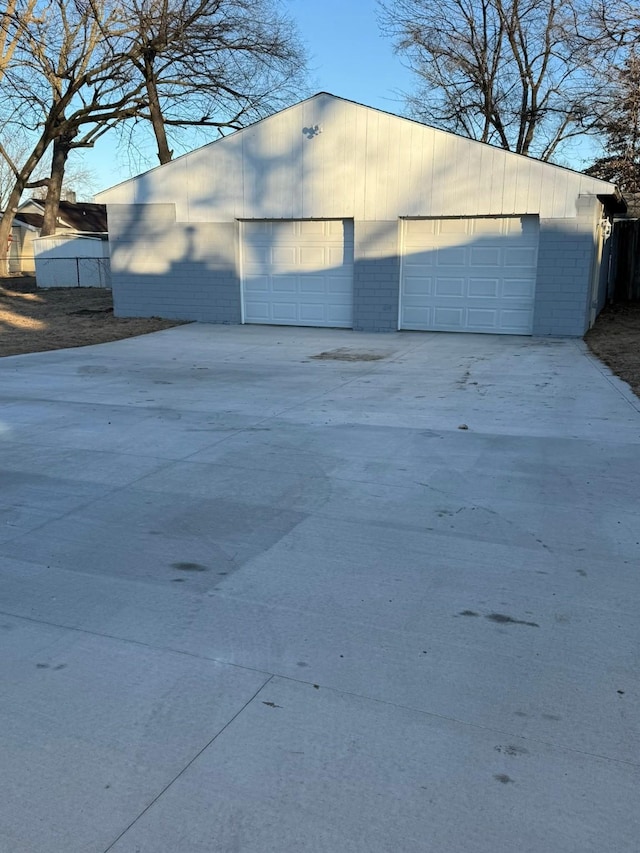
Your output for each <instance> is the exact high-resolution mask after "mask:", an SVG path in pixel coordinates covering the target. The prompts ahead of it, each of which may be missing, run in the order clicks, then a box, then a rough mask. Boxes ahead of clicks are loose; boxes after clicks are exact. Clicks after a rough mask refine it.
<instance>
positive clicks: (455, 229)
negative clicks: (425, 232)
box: [436, 219, 469, 236]
mask: <svg viewBox="0 0 640 853" xmlns="http://www.w3.org/2000/svg"><path fill="white" fill-rule="evenodd" d="M468 227H469V223H468V220H466V219H441V220H440V221H439V225H438V227H437V230H436V233H439V234H455V235H456V236H461V235H465V234H467V232H468Z"/></svg>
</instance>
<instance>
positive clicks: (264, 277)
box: [241, 219, 353, 328]
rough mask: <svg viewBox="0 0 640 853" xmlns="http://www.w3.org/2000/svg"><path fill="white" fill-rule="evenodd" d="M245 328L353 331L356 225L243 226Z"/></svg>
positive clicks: (307, 222)
mask: <svg viewBox="0 0 640 853" xmlns="http://www.w3.org/2000/svg"><path fill="white" fill-rule="evenodd" d="M241 244H242V288H243V305H244V322H245V323H274V324H277V325H289V326H341V327H344V328H351V327H352V326H353V223H352V222H350V221H349V220H346V221H342V220H337V219H332V220H304V221H288V220H287V221H268V222H265V221H262V222H243V223H242V236H241Z"/></svg>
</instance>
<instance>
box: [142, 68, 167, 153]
mask: <svg viewBox="0 0 640 853" xmlns="http://www.w3.org/2000/svg"><path fill="white" fill-rule="evenodd" d="M144 79H145V83H146V88H147V97H148V99H149V115H150V116H151V126H152V127H153V132H154V134H155V137H156V144H157V146H158V160H159V161H160V164H161V165H162V164H164V163H169V162H170V161H171V158H172V157H173V151H171V150H170V149H169V143H168V141H167V132H166V129H165V126H164V118H163V116H162V107H161V106H160V98H159V97H158V88H157V86H156V78H155V71H154V68H153V58H152V57H149V56H145V58H144Z"/></svg>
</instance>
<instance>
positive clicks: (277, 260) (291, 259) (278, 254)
mask: <svg viewBox="0 0 640 853" xmlns="http://www.w3.org/2000/svg"><path fill="white" fill-rule="evenodd" d="M263 257H264V260H263V263H264V264H270V265H273V264H275V265H277V266H278V268H279V269H281V270H282V271H283V272H288V271H292V270H294V269H295V268H296V266H297V264H298V259H297V257H296V250H295V249H293V248H289V247H287V246H274V247H273V248H272V249H271V251H268V250H267V251H266V252H264V253H263Z"/></svg>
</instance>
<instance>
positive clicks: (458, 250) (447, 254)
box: [436, 246, 467, 267]
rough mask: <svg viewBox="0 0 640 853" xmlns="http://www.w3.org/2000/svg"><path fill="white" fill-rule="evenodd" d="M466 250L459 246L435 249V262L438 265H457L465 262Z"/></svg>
mask: <svg viewBox="0 0 640 853" xmlns="http://www.w3.org/2000/svg"><path fill="white" fill-rule="evenodd" d="M466 257H467V250H466V248H464V247H461V246H455V247H449V248H446V249H436V264H437V266H439V267H458V266H463V265H464V264H465V262H466Z"/></svg>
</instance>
